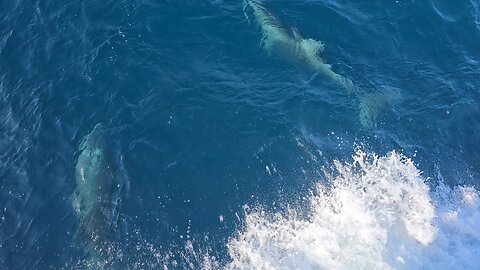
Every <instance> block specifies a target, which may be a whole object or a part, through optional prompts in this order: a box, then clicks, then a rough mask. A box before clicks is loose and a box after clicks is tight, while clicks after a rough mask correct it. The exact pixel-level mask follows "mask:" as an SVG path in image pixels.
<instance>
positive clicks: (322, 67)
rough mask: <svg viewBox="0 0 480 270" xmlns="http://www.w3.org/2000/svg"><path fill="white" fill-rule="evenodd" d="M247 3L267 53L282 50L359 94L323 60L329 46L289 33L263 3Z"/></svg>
mask: <svg viewBox="0 0 480 270" xmlns="http://www.w3.org/2000/svg"><path fill="white" fill-rule="evenodd" d="M246 2H247V4H248V5H249V6H250V7H251V9H252V10H253V14H254V16H255V19H256V21H257V23H258V25H259V26H260V28H261V29H262V34H263V40H262V43H263V45H264V48H265V49H266V50H267V53H269V54H271V53H272V52H273V51H274V50H278V51H280V52H282V53H283V54H284V55H285V56H286V57H287V58H289V59H291V60H293V61H295V62H299V63H302V64H303V65H306V66H307V67H309V68H310V69H312V70H314V71H315V72H319V73H321V74H323V75H325V76H326V77H328V78H330V79H331V80H332V81H333V82H335V83H336V84H338V85H340V86H341V87H343V88H345V89H347V91H348V92H355V91H356V88H355V85H354V84H353V81H352V80H351V79H349V78H345V77H343V76H342V75H340V74H338V73H336V72H334V71H333V70H332V66H331V65H329V64H327V63H325V62H324V61H323V59H322V58H321V57H320V53H321V52H323V50H324V46H325V45H324V43H323V42H321V41H318V40H315V39H312V38H302V36H301V35H300V33H299V32H298V31H297V30H296V29H292V30H291V31H290V32H289V31H287V30H286V29H285V28H283V27H282V24H281V23H280V21H279V20H278V19H277V18H276V17H275V16H273V14H272V13H270V12H269V11H268V10H267V9H266V8H265V7H264V6H263V5H262V1H259V0H246Z"/></svg>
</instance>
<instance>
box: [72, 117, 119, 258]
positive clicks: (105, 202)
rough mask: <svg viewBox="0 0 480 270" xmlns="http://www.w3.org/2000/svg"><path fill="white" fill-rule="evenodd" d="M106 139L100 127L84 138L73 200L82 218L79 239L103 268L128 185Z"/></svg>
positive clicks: (77, 167)
mask: <svg viewBox="0 0 480 270" xmlns="http://www.w3.org/2000/svg"><path fill="white" fill-rule="evenodd" d="M104 140H105V138H104V129H103V127H102V126H101V125H100V124H98V125H96V126H95V128H94V129H93V131H92V132H91V133H90V134H88V135H87V136H85V138H84V139H83V141H82V143H81V145H80V151H81V153H80V155H79V156H78V160H77V164H76V167H75V178H76V189H75V192H74V198H73V206H74V209H75V212H76V214H77V216H78V218H79V219H80V223H79V226H78V229H77V233H76V240H77V241H78V242H79V243H80V244H81V245H82V246H84V247H85V248H86V250H87V251H88V253H89V256H90V258H91V259H92V260H94V261H95V263H96V264H97V265H100V266H101V265H104V264H105V263H107V261H108V260H107V255H108V252H109V249H110V248H111V242H112V241H113V240H114V238H115V232H116V227H117V223H118V219H119V211H120V205H121V200H122V192H123V189H124V188H125V184H126V178H125V177H124V175H123V174H121V173H119V170H118V169H117V167H119V166H116V164H115V162H113V160H112V157H111V156H110V155H109V153H108V152H107V151H106V145H105V141H104Z"/></svg>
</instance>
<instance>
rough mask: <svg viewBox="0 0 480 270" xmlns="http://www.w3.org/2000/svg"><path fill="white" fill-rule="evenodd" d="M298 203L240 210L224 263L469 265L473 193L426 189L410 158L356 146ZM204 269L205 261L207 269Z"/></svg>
mask: <svg viewBox="0 0 480 270" xmlns="http://www.w3.org/2000/svg"><path fill="white" fill-rule="evenodd" d="M334 167H335V169H334V170H333V172H330V173H326V176H327V177H326V178H327V179H328V181H326V182H328V183H327V184H320V183H319V184H317V186H316V187H315V188H314V190H313V191H312V193H311V195H310V196H309V200H308V202H309V203H308V206H305V207H306V208H307V214H306V215H305V214H304V213H301V212H304V211H305V209H303V210H302V209H300V210H299V209H297V210H294V209H290V210H288V211H286V212H285V213H267V212H265V211H262V210H260V209H257V210H253V211H250V212H248V213H247V214H246V218H245V221H244V227H243V229H242V230H240V231H239V232H238V233H237V234H236V235H235V236H233V237H232V238H231V239H230V240H229V242H228V252H229V255H230V257H231V258H230V259H231V261H230V262H228V263H227V264H226V265H224V266H223V267H221V268H226V269H475V268H477V269H478V267H479V264H478V258H479V255H480V233H479V228H480V214H479V205H480V202H479V196H478V192H477V191H476V190H475V189H474V188H471V187H454V188H449V187H447V186H446V185H443V184H440V185H439V186H438V188H435V189H434V190H433V189H432V190H431V189H430V188H429V186H428V185H427V184H426V182H425V179H424V178H423V177H422V175H421V173H420V171H419V170H418V169H417V168H416V166H415V165H414V163H413V162H412V160H410V159H408V158H405V157H404V156H402V155H401V154H398V153H396V152H390V153H389V154H387V155H386V156H383V157H379V156H376V155H368V154H365V153H364V152H362V151H358V152H357V153H356V154H355V155H354V156H353V162H352V163H341V162H338V161H335V162H334ZM206 268H208V267H206Z"/></svg>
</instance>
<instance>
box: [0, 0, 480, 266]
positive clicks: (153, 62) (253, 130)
mask: <svg viewBox="0 0 480 270" xmlns="http://www.w3.org/2000/svg"><path fill="white" fill-rule="evenodd" d="M260 4H261V5H262V7H263V9H262V10H264V11H267V12H268V14H270V16H273V17H274V18H276V20H277V22H280V23H281V24H280V25H278V27H279V29H286V31H287V32H288V33H289V36H290V37H293V34H292V33H293V32H294V31H297V32H298V33H299V34H301V36H302V37H301V38H303V39H308V38H312V39H315V40H318V41H321V42H323V43H324V51H323V52H320V53H319V56H321V59H322V60H323V62H324V63H327V64H330V65H331V70H333V71H334V72H335V73H337V74H340V75H341V76H342V77H344V78H349V79H350V80H351V81H353V83H354V84H355V88H356V89H360V90H359V91H360V94H352V93H351V92H349V91H345V89H342V87H339V86H338V85H335V83H332V80H331V79H329V78H328V76H325V74H321V73H322V72H318V71H315V70H312V69H311V68H308V67H306V66H308V64H305V63H303V64H302V61H295V59H297V60H298V59H300V58H298V57H297V56H295V55H294V56H292V55H288V54H289V52H288V50H271V51H270V50H268V48H266V46H265V35H266V34H265V33H264V31H263V30H262V26H261V25H259V22H258V20H257V18H256V16H257V15H256V14H255V12H254V9H253V8H252V7H251V6H249V5H248V4H247V3H245V2H242V1H221V0H218V1H213V0H211V1H148V0H133V1H126V0H124V1H67V2H62V1H50V0H36V1H34V0H32V1H22V0H8V1H2V2H1V3H0V217H1V220H0V268H1V269H62V268H63V269H72V268H77V269H97V268H101V267H102V266H98V265H95V262H94V260H95V259H92V256H91V252H88V250H87V248H85V246H86V245H88V243H85V242H81V241H80V243H78V242H76V241H75V235H76V231H77V229H78V226H79V218H78V216H77V215H76V214H75V211H74V209H73V207H72V196H73V195H72V194H74V191H75V189H76V186H77V181H76V173H75V170H76V164H77V161H78V157H79V155H80V154H81V149H80V148H79V147H80V145H81V142H82V140H83V139H84V138H85V137H86V136H87V135H88V134H89V133H90V132H92V130H93V129H94V127H95V126H96V125H97V124H99V123H100V124H101V125H102V126H103V127H104V128H105V133H104V134H105V135H104V137H105V138H104V139H105V141H107V142H108V143H107V146H106V147H108V149H109V151H108V153H109V154H108V155H109V158H110V159H111V160H114V161H113V162H114V163H115V162H116V166H115V167H116V168H120V167H121V168H122V172H125V173H124V174H125V177H126V178H127V179H128V181H127V182H128V189H127V190H126V191H127V192H125V194H124V195H122V196H121V197H120V200H121V201H122V205H121V208H120V214H119V216H118V219H117V220H116V221H115V222H116V223H118V226H117V225H116V226H115V229H114V231H115V235H116V236H115V237H113V238H111V239H110V240H109V242H108V246H109V247H111V248H112V251H111V252H109V254H108V255H109V256H108V260H109V263H107V265H104V266H103V267H105V268H106V269H110V268H112V269H188V268H192V269H199V268H205V269H207V268H209V267H210V266H209V265H208V263H207V261H208V262H210V263H211V268H229V269H278V268H279V266H278V265H277V266H275V265H274V264H272V262H267V261H265V260H266V258H268V254H269V252H271V253H270V254H271V256H272V257H275V256H278V254H279V253H278V252H277V253H275V252H274V251H273V250H271V249H266V250H265V249H263V248H264V246H265V245H271V246H275V247H277V246H279V245H278V243H279V242H278V241H277V242H276V240H271V241H273V242H274V243H273V244H272V243H270V242H269V241H270V240H268V239H276V238H275V235H276V236H278V237H280V238H281V236H282V235H283V231H282V230H278V231H276V229H273V228H272V227H269V226H270V225H268V226H267V225H265V224H264V223H267V224H271V226H273V227H275V226H274V225H275V224H277V223H275V221H272V220H270V218H266V221H264V222H263V221H262V222H263V223H262V222H260V223H261V224H264V227H262V226H263V225H258V227H255V228H257V229H254V228H250V229H249V227H248V226H247V225H246V224H247V223H248V222H247V220H248V219H249V218H251V219H255V218H258V217H256V216H255V215H254V214H250V211H254V212H255V213H258V212H261V211H265V213H267V214H266V215H274V213H284V215H286V216H287V217H286V219H289V218H288V215H289V214H288V213H286V211H287V209H288V208H289V207H293V208H294V209H296V214H295V215H299V216H301V215H304V214H305V215H308V212H309V211H310V210H309V209H310V208H311V207H309V206H308V205H309V204H308V202H307V201H308V198H309V196H312V195H309V194H311V190H312V189H313V188H314V187H315V185H317V183H324V184H325V183H327V182H329V181H328V177H326V176H325V170H326V169H327V168H328V170H330V169H331V168H332V166H333V164H334V160H339V161H340V163H346V164H350V163H352V155H354V153H355V151H356V150H357V149H361V150H362V151H364V152H365V153H367V154H366V155H374V154H377V155H380V156H385V155H387V157H388V155H389V154H388V153H389V152H390V151H393V150H394V151H396V153H401V154H402V155H404V156H405V157H408V158H411V159H412V160H413V162H414V164H415V166H416V169H418V170H419V171H422V173H421V176H419V177H420V178H421V179H422V181H423V182H425V183H426V187H428V188H430V189H431V190H434V189H435V188H436V187H438V186H439V185H445V186H446V187H448V188H449V189H450V191H451V193H454V190H455V189H456V188H457V187H458V186H465V187H468V188H470V189H472V190H471V193H469V194H470V195H471V197H472V198H473V199H472V200H473V201H472V202H471V204H472V205H471V207H470V208H471V209H470V208H469V209H470V210H471V211H470V212H468V213H469V214H468V215H467V214H465V218H461V217H459V218H458V220H457V223H455V224H457V225H458V224H460V225H458V226H457V227H452V228H453V229H452V231H451V232H450V233H444V234H443V233H437V234H436V235H437V236H436V237H437V238H435V237H434V240H432V241H429V242H428V241H427V242H428V243H422V241H420V240H418V239H417V241H418V242H419V243H420V244H419V243H417V244H418V245H425V247H424V249H427V250H428V247H429V246H435V250H437V251H438V250H442V251H448V252H447V253H449V254H453V255H452V258H451V259H450V261H449V262H450V264H444V265H443V267H447V266H445V265H449V266H451V267H453V266H455V265H456V266H457V268H459V269H462V268H464V267H468V266H470V267H471V266H472V265H474V264H471V263H472V262H471V261H469V259H470V258H475V256H478V252H479V250H480V249H479V248H478V247H479V245H480V235H479V234H478V233H475V230H477V231H478V229H480V227H479V226H480V217H479V215H480V213H479V209H480V207H479V206H478V195H477V194H478V192H476V191H475V187H477V186H478V185H479V183H480V182H479V179H480V154H479V153H480V3H479V2H478V1H476V0H470V1H447V0H429V1H377V2H372V1H356V2H349V1H333V0H329V1H307V0H299V1H264V3H260ZM290 29H296V30H290ZM292 39H293V38H292ZM262 40H263V43H262ZM290 53H291V52H290ZM292 59H293V60H292ZM378 96H380V98H379V99H375V97H378ZM384 96H386V97H387V98H382V97H384ZM370 98H371V99H370ZM365 104H366V105H365ZM376 105H378V106H376ZM362 106H367V107H368V108H371V110H372V111H373V112H374V117H372V118H371V119H370V120H371V121H369V122H368V123H365V121H362V114H361V110H362ZM369 106H370V107H369ZM377 107H378V108H377ZM366 159H367V160H370V159H371V158H366ZM119 160H121V162H120V161H119ZM392 162H393V161H392ZM380 163H381V162H380ZM387 163H388V162H387ZM381 164H383V163H381ZM388 164H390V163H388ZM392 164H393V165H395V166H396V165H398V166H399V167H395V166H394V167H392V168H391V170H392V171H395V170H399V171H400V172H401V173H399V174H402V173H403V172H405V170H407V169H405V168H404V167H402V166H403V165H402V164H403V163H402V162H400V161H399V162H397V163H395V162H393V163H392ZM392 164H390V165H385V166H386V167H388V166H393V165H392ZM373 166H374V167H375V166H376V165H373ZM382 166H383V165H382ZM385 166H384V167H385ZM380 167H381V166H380ZM382 168H383V167H382ZM399 168H400V169H399ZM331 170H333V171H337V172H338V171H339V169H338V168H337V169H335V168H333V169H331ZM364 170H365V173H366V172H367V171H369V169H364ZM334 174H335V173H334ZM360 174H361V173H360ZM405 175H407V173H405ZM379 177H380V178H381V177H382V176H379ZM402 179H403V178H402ZM379 181H380V180H379ZM396 181H397V180H394V182H396ZM389 183H390V182H389ZM326 185H327V186H328V184H326ZM431 193H432V194H430V193H426V194H427V197H428V196H430V197H431V203H432V205H433V208H434V209H435V211H436V212H435V213H436V214H435V216H436V217H437V216H438V217H441V214H440V212H439V211H440V209H443V208H445V207H446V206H445V205H446V204H443V203H440V202H436V201H435V199H434V196H433V191H432V192H431ZM446 193H448V192H446ZM457 193H458V192H457ZM472 194H473V195H472ZM444 195H445V194H444ZM445 196H446V195H445ZM430 197H429V198H430ZM440 197H441V196H440ZM402 198H403V197H402ZM457 199H458V198H457ZM332 200H334V199H332ZM458 200H460V199H458ZM460 201H461V200H460ZM463 201H468V200H463ZM468 202H469V201H468ZM459 204H460V205H462V203H459ZM399 205H402V204H401V203H400V204H399ZM247 206H248V207H247ZM444 206H445V207H444ZM459 207H460V206H459ZM475 207H476V208H475ZM246 208H249V209H257V210H245V209H246ZM259 209H263V210H259ZM389 209H390V208H389ZM472 209H473V210H472ZM457 210H458V209H457ZM458 211H460V210H458ZM447 212H448V211H447ZM312 215H315V214H312ZM374 216H375V214H374ZM298 218H299V219H302V218H301V217H298ZM273 219H275V218H273ZM292 219H293V218H292ZM322 219H323V220H328V218H326V217H325V216H322ZM425 219H428V218H427V217H426V218H425ZM261 220H263V219H261ZM306 220H309V218H306ZM440 220H441V219H440ZM472 220H473V221H472ZM345 222H347V223H348V222H349V221H348V219H346V220H345ZM432 222H433V223H434V224H436V223H437V219H436V218H434V219H433V221H432ZM438 222H440V221H438ZM272 224H273V225H272ZM281 224H284V223H281ZM382 224H383V223H382ZM372 226H373V225H372ZM402 226H403V225H402ZM436 226H437V227H436V228H437V229H436V230H437V232H443V229H442V228H443V227H441V226H440V225H436ZM393 227H394V226H393ZM393 227H391V226H387V227H385V230H386V231H387V232H389V231H390V230H394V229H391V228H393ZM447 227H448V226H447ZM465 227H468V228H470V230H466V229H465V230H463V229H458V228H465ZM261 228H264V229H265V230H267V231H271V232H272V235H269V236H266V238H261V239H263V240H258V239H257V240H258V241H257V242H255V243H256V244H252V246H254V247H257V248H258V249H259V250H263V252H264V253H261V252H259V253H258V254H267V256H266V257H265V256H263V255H259V257H258V258H257V257H255V256H254V254H256V253H255V251H254V252H253V253H251V254H250V255H246V256H245V257H242V255H239V254H243V253H242V252H241V251H240V250H241V248H239V246H241V243H242V239H243V243H247V242H248V243H251V242H249V241H250V240H249V239H247V238H248V237H247V236H245V234H248V232H251V233H252V234H255V235H257V234H258V231H259V230H260V231H261ZM402 228H403V227H402ZM448 228H450V227H448ZM407 230H408V226H407ZM310 231H311V230H310ZM465 231H466V232H465ZM291 232H292V233H293V234H298V235H301V234H302V233H301V231H296V230H295V229H292V230H291ZM462 233H465V235H466V236H465V237H464V236H462V237H463V238H462V237H460V236H459V237H460V238H458V239H461V240H458V241H457V240H455V241H452V242H451V243H450V242H448V241H447V243H450V244H449V245H446V247H445V248H442V246H441V245H437V244H436V243H437V242H436V241H437V240H435V239H440V238H441V239H448V238H449V237H451V239H453V238H455V236H454V235H457V234H461V235H463V234H462ZM262 235H263V234H262ZM452 235H453V236H452ZM242 236H243V238H242ZM400 236H402V234H400ZM404 236H405V239H407V238H408V234H407V233H405V234H404ZM440 236H441V237H440ZM397 237H399V236H398V235H397ZM391 238H392V237H389V238H388V239H391ZM400 238H401V237H400ZM259 239H260V238H259ZM265 239H267V240H265ZM320 239H322V238H320ZM455 239H457V238H455ZM235 240H236V241H235ZM324 240H325V239H323V240H322V241H319V244H315V245H313V246H314V247H315V248H314V249H319V250H321V249H322V247H324V246H326V245H329V244H327V243H330V242H327V241H326V240H325V241H324ZM407 240H408V239H407ZM407 240H405V241H407ZM265 241H266V242H265ZM438 241H440V240H438ZM442 241H443V240H442ZM280 242H281V241H280ZM239 243H240V244H239ZM389 243H390V242H389ZM442 243H443V242H442ZM452 243H455V244H452ZM465 243H466V244H465ZM392 245H394V244H389V245H387V246H386V248H385V250H384V253H381V254H383V255H382V256H383V257H380V258H377V257H373V256H372V258H373V259H372V260H373V261H377V262H379V261H382V259H381V258H386V257H389V256H390V255H388V254H390V253H389V252H390V250H391V248H392V247H391V246H392ZM412 245H413V244H412ZM299 246H301V245H300V244H299V245H296V246H293V247H288V248H287V247H285V248H283V249H281V250H282V252H284V253H281V254H283V255H282V256H280V257H285V258H286V257H288V258H290V257H289V256H290V255H289V254H297V253H298V252H300V253H301V252H303V251H302V250H303V249H299ZM340 246H341V245H340ZM464 246H465V249H467V250H471V252H472V253H471V254H470V253H469V254H466V253H465V252H463V251H462V250H463V249H464V248H463V247H464ZM466 247H468V248H466ZM475 248H476V249H475ZM253 250H255V249H253ZM340 250H347V248H345V247H343V248H341V249H340ZM459 250H460V251H462V252H460V251H459ZM475 250H476V251H475ZM456 251H459V252H456ZM318 254H323V253H322V252H319V253H318ZM372 254H373V253H372ZM372 254H367V255H368V256H370V255H372ZM385 254H387V255H388V256H387V255H385ZM432 254H441V252H440V253H439V252H432ZM430 255H431V254H430ZM430 255H428V256H427V255H425V257H424V258H423V259H422V258H420V259H419V258H416V259H415V260H414V259H412V262H414V263H411V264H409V262H408V258H410V257H409V256H406V255H404V256H403V257H401V258H403V259H402V260H404V261H407V262H406V263H405V264H403V265H402V264H399V265H394V264H391V263H389V262H388V260H385V261H384V262H385V265H377V266H376V267H377V268H379V269H386V268H388V267H387V265H388V266H390V267H392V268H413V269H416V268H422V266H423V267H425V268H428V267H429V265H428V263H424V264H422V263H420V262H422V261H423V262H425V261H427V262H428V261H429V260H435V259H432V258H435V256H433V255H432V256H433V257H432V256H430ZM292 256H293V255H292ZM322 256H323V255H322ZM322 256H320V255H319V256H318V260H317V259H315V258H317V257H312V256H307V257H308V258H310V260H312V262H313V261H315V263H312V264H309V267H311V268H308V267H307V266H306V265H304V266H301V265H300V266H298V265H297V266H296V267H299V269H318V268H320V269H322V268H323V269H329V268H337V269H340V268H342V267H346V265H347V264H339V265H336V264H322V263H323V262H325V261H326V260H325V259H324V257H322ZM332 256H333V257H334V258H343V257H342V256H340V257H339V256H336V257H335V255H332ZM368 256H367V257H368ZM392 256H393V255H392ZM395 256H396V255H395ZM395 256H393V258H395ZM399 256H400V255H399ZM327 257H328V256H327ZM347 257H348V256H347ZM360 257H361V258H364V257H362V256H360ZM238 258H243V259H244V260H246V261H248V259H245V258H249V259H250V260H251V262H250V263H247V262H245V261H243V262H245V264H240V263H238V260H241V259H238ZM304 260H306V259H304ZM338 261H341V259H338ZM354 261H355V260H354ZM357 261H361V260H360V258H357ZM397 261H401V260H400V259H398V258H397ZM235 262H237V263H235ZM361 265H363V264H361ZM269 267H270V268H269ZM284 267H286V269H293V266H292V267H288V263H287V262H285V264H284ZM363 267H365V269H373V268H375V267H371V265H369V264H365V265H364V266H363ZM451 267H449V268H451ZM477 267H478V265H477ZM453 268H455V267H453ZM470 269H472V268H470Z"/></svg>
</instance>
